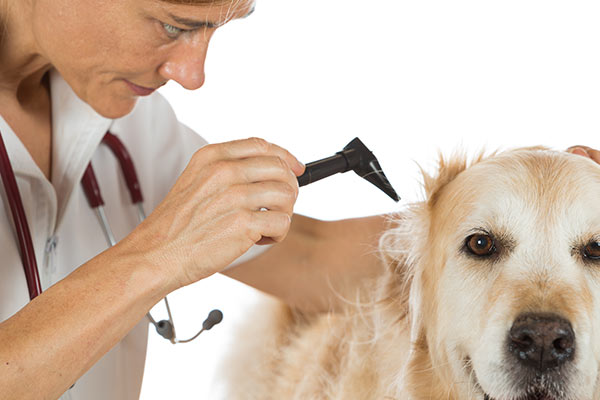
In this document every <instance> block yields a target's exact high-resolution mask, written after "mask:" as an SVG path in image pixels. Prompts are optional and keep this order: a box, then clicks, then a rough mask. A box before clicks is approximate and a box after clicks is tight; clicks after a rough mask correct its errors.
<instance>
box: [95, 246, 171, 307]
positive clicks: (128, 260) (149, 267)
mask: <svg viewBox="0 0 600 400" xmlns="http://www.w3.org/2000/svg"><path fill="white" fill-rule="evenodd" d="M101 257H104V258H107V259H108V260H107V261H106V262H107V263H109V264H112V265H115V266H117V268H118V270H117V271H115V273H116V274H120V275H121V276H122V277H123V284H125V285H126V286H128V287H130V288H131V291H132V293H135V295H136V296H138V297H139V298H148V299H150V300H151V302H152V304H154V303H157V302H158V301H160V300H161V299H162V298H164V297H165V296H166V295H168V294H169V293H171V292H172V291H174V290H176V289H179V284H178V282H177V281H176V280H175V279H172V274H169V273H168V269H167V268H164V266H163V265H164V263H161V262H159V261H158V260H156V259H155V258H154V257H152V256H151V255H150V254H148V252H147V251H144V250H143V249H139V248H137V247H135V246H132V245H131V244H130V243H129V242H127V241H121V242H119V243H117V244H116V245H115V246H113V247H112V248H110V249H108V250H107V251H105V252H104V253H103V254H102V255H101Z"/></svg>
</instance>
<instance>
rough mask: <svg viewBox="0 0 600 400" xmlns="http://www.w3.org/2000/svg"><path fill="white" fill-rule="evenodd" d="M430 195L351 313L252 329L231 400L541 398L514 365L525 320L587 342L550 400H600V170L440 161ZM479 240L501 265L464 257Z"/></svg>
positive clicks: (517, 159)
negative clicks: (595, 249) (471, 238)
mask: <svg viewBox="0 0 600 400" xmlns="http://www.w3.org/2000/svg"><path fill="white" fill-rule="evenodd" d="M424 189H425V200H424V201H422V202H419V203H415V204H412V205H410V206H408V207H407V209H406V210H404V211H403V212H401V213H400V214H398V215H397V216H395V219H396V225H395V227H394V228H393V229H391V230H390V231H388V232H386V233H385V234H384V235H383V236H382V238H381V241H380V250H381V254H382V256H383V257H382V259H383V260H384V262H383V267H382V271H381V276H380V277H379V278H378V279H377V281H376V282H374V283H370V284H365V288H364V290H363V291H362V292H361V295H360V298H359V299H357V301H356V302H355V303H356V304H354V305H352V306H349V307H348V310H347V312H346V313H339V314H333V313H332V314H326V315H317V316H309V317H306V316H304V317H297V316H294V315H293V314H292V313H291V312H290V310H288V309H287V308H286V307H284V306H283V305H281V304H276V303H274V304H275V305H273V306H272V311H273V312H272V313H271V314H270V318H271V321H270V322H268V323H267V326H268V329H266V330H261V331H259V332H254V334H253V335H251V336H250V335H249V334H248V332H247V331H245V334H244V337H243V338H240V340H244V341H245V342H246V343H254V345H255V346H256V347H255V348H254V349H252V350H247V351H246V352H238V353H236V357H238V363H237V366H239V369H237V370H236V372H231V378H232V381H231V384H232V387H233V390H232V393H230V395H229V396H228V397H227V398H228V399H261V400H268V399H272V400H281V399H303V400H305V399H339V400H342V399H343V400H348V399H357V400H358V399H374V400H375V399H377V400H381V399H399V400H421V399H440V400H441V399H444V400H445V399H450V400H465V399H477V400H482V399H483V398H484V392H485V393H487V395H488V396H489V397H490V398H493V399H496V400H515V399H519V400H520V399H529V398H536V399H537V397H535V396H534V397H527V393H529V392H527V390H528V389H526V388H524V387H519V386H518V385H516V384H514V382H512V381H511V378H510V376H511V375H510V371H508V370H507V369H508V367H506V366H505V363H504V361H505V359H504V358H503V357H505V355H504V353H503V351H502V341H503V339H504V337H505V335H506V331H507V330H508V329H509V328H510V326H511V324H512V321H514V319H515V318H516V317H517V315H519V314H521V313H524V312H552V313H555V314H558V315H560V316H562V317H564V318H566V319H568V320H569V321H570V322H571V324H572V326H573V331H574V332H575V335H576V343H577V347H576V353H575V354H576V357H575V359H574V360H573V362H572V365H571V366H570V367H569V369H568V370H565V373H564V376H562V378H561V379H564V382H561V383H560V384H556V383H552V382H546V383H545V384H548V385H554V389H553V390H554V392H552V393H554V394H553V396H555V397H556V398H555V397H552V399H553V400H558V398H560V399H570V400H588V399H589V400H591V399H600V390H599V388H598V386H599V385H598V384H597V381H598V363H599V362H600V336H598V332H599V329H600V303H599V301H600V261H593V262H591V261H590V260H585V259H583V257H582V256H581V251H580V249H581V248H582V246H585V244H586V243H588V242H589V241H590V240H597V241H600V167H599V166H598V165H596V164H595V163H593V162H592V161H590V160H588V159H586V158H584V157H581V156H575V155H571V154H567V153H562V152H554V151H550V150H547V149H543V148H528V149H518V150H512V151H508V152H504V153H500V154H493V155H491V156H488V157H483V156H479V157H477V158H476V159H475V160H473V161H472V162H471V163H470V165H469V166H467V162H466V158H465V157H464V156H453V157H451V158H450V159H448V160H446V159H444V158H442V157H440V162H439V168H438V172H437V174H436V175H435V176H429V175H427V174H426V173H424ZM473 229H485V230H486V231H491V232H494V235H495V236H496V237H497V238H499V242H501V243H502V246H503V248H502V249H501V250H502V251H499V255H498V257H497V258H495V259H493V260H490V259H480V258H476V257H473V256H468V255H465V252H464V251H463V247H464V243H465V237H467V236H468V234H469V232H471V231H472V230H473ZM263 310H264V308H263ZM262 312H263V313H264V311H262ZM235 350H236V351H237V350H239V349H235ZM243 357H248V360H243ZM229 365H230V366H231V364H229ZM236 374H237V375H236ZM526 392H527V393H526ZM539 398H540V399H546V398H548V397H539Z"/></svg>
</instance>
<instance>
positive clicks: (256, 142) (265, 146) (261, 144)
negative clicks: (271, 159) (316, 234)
mask: <svg viewBox="0 0 600 400" xmlns="http://www.w3.org/2000/svg"><path fill="white" fill-rule="evenodd" d="M248 141H249V142H250V143H251V144H252V146H254V147H255V148H256V149H258V150H259V151H260V152H263V153H266V152H268V151H269V149H270V147H271V144H270V143H269V142H267V141H266V140H265V139H261V138H258V137H251V138H249V139H248Z"/></svg>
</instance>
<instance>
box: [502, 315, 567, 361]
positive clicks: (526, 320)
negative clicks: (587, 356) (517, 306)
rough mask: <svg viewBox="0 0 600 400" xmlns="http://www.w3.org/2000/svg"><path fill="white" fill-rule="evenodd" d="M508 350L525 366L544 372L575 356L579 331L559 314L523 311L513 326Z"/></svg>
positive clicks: (509, 336) (509, 335)
mask: <svg viewBox="0 0 600 400" xmlns="http://www.w3.org/2000/svg"><path fill="white" fill-rule="evenodd" d="M508 350H509V352H510V353H511V354H513V355H514V357H515V358H516V359H517V360H518V361H519V363H520V364H521V365H523V366H525V367H527V368H530V369H535V370H539V371H542V372H543V371H545V370H547V369H549V368H556V367H560V366H562V365H563V364H565V363H566V362H568V361H571V360H572V359H573V356H574V354H575V334H574V333H573V329H572V328H571V323H570V322H569V321H567V320H566V319H564V318H562V317H560V316H558V315H555V314H541V313H527V314H521V315H519V316H518V317H517V319H515V321H514V322H513V325H512V327H511V328H510V332H509V334H508Z"/></svg>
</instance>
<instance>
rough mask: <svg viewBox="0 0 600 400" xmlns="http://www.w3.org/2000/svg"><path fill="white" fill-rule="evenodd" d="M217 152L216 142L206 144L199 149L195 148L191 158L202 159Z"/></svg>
mask: <svg viewBox="0 0 600 400" xmlns="http://www.w3.org/2000/svg"><path fill="white" fill-rule="evenodd" d="M217 152H218V148H217V145H216V144H207V145H205V146H203V147H201V148H200V149H199V150H197V151H196V152H195V153H194V155H193V156H192V158H194V159H198V158H200V159H204V158H206V157H213V156H215V155H216V154H217Z"/></svg>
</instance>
